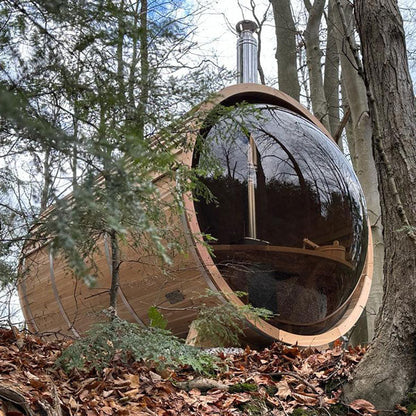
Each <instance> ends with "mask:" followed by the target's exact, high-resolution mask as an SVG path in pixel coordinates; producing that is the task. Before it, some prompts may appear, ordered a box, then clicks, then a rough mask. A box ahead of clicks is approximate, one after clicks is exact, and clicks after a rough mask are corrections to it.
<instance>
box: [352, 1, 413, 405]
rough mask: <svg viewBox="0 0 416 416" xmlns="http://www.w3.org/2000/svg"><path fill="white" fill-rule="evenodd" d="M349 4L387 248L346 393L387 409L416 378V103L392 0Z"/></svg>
mask: <svg viewBox="0 0 416 416" xmlns="http://www.w3.org/2000/svg"><path fill="white" fill-rule="evenodd" d="M355 4H356V8H355V13H356V18H357V24H358V29H359V33H360V38H361V45H362V55H363V63H364V70H365V80H366V87H367V91H368V95H369V108H370V114H371V118H372V125H373V148H374V154H375V161H376V168H377V174H378V178H379V183H380V195H381V202H382V221H383V226H384V238H385V240H384V242H385V247H386V249H385V262H384V272H385V273H384V297H383V305H382V307H381V310H380V314H379V317H378V320H377V325H376V335H375V339H374V341H373V343H372V344H371V346H370V349H369V351H368V353H367V354H366V356H365V357H364V359H363V361H362V362H361V363H360V365H359V366H358V367H357V370H356V372H355V375H354V378H353V380H352V382H351V383H350V384H348V385H347V386H346V387H345V394H346V398H347V399H348V400H351V399H352V398H357V397H361V398H365V399H367V400H370V401H371V402H373V403H374V404H375V406H376V407H377V408H379V409H392V408H393V407H394V405H395V404H396V403H398V402H399V401H400V400H401V399H402V398H403V396H404V395H405V393H406V391H407V390H408V389H409V388H410V387H411V386H412V385H413V384H414V382H415V378H416V372H415V368H416V354H415V341H416V296H415V293H416V235H415V227H414V225H416V209H415V207H416V195H415V192H414V189H415V185H416V164H415V159H414V155H415V154H416V141H415V139H416V121H415V102H414V95H413V87H412V83H411V79H410V74H409V69H408V62H407V56H406V46H405V37H404V30H403V22H402V19H401V16H400V12H399V8H398V5H397V2H396V1H394V0H356V2H355Z"/></svg>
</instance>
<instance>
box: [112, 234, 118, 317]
mask: <svg viewBox="0 0 416 416" xmlns="http://www.w3.org/2000/svg"><path fill="white" fill-rule="evenodd" d="M110 242H111V287H110V307H111V308H113V311H114V313H115V314H116V313H117V296H118V291H119V288H120V273H119V271H120V248H119V246H118V239H117V233H116V232H115V231H111V232H110Z"/></svg>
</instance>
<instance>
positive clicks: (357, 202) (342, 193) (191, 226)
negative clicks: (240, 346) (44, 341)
mask: <svg viewBox="0 0 416 416" xmlns="http://www.w3.org/2000/svg"><path fill="white" fill-rule="evenodd" d="M243 102H244V103H249V104H250V105H251V107H252V108H254V111H252V110H251V112H246V110H245V107H244V106H239V104H241V103H243ZM218 105H221V106H222V107H224V106H225V107H230V108H231V110H230V111H229V112H216V109H217V108H218ZM201 109H203V111H204V114H211V115H212V114H217V113H218V115H217V116H207V117H205V118H204V119H203V120H201V121H200V124H199V125H198V126H197V128H196V129H195V126H193V128H192V133H190V134H189V140H190V143H191V145H192V146H190V147H191V148H192V149H193V150H192V151H188V152H183V153H178V158H180V160H181V161H182V163H184V164H187V165H188V166H200V167H204V168H205V169H206V171H207V175H206V177H205V178H204V179H203V182H204V184H205V186H206V187H208V188H209V189H210V191H211V192H212V194H213V195H214V196H215V201H211V202H207V201H205V200H204V199H199V200H198V199H197V198H193V197H192V195H184V196H183V201H184V206H185V208H186V209H185V212H186V214H185V215H184V216H183V217H182V218H177V217H175V218H172V223H175V224H177V226H178V227H179V228H180V229H181V230H182V233H183V236H184V238H186V240H187V247H188V249H187V252H186V253H182V254H180V255H178V256H176V257H175V258H174V262H173V265H172V266H171V268H170V271H169V276H166V274H165V273H161V272H160V269H159V268H158V266H157V264H156V262H155V261H153V262H152V260H151V259H148V260H147V261H141V262H125V263H122V265H121V268H120V283H121V286H120V291H119V302H118V304H119V316H120V317H121V318H123V319H126V320H128V321H132V322H137V323H139V324H141V325H147V324H148V318H147V311H148V309H149V307H151V306H153V305H156V306H159V307H162V308H163V309H162V312H163V313H164V315H165V317H166V318H167V320H168V322H169V328H170V329H171V330H172V331H173V333H175V334H176V335H178V336H182V337H185V336H186V335H187V333H188V330H189V326H190V324H191V323H192V320H193V319H194V318H195V311H194V310H192V308H190V307H192V306H193V305H197V303H198V302H200V300H198V295H200V294H203V293H204V292H205V291H206V290H207V289H211V290H215V291H218V292H219V293H220V294H221V295H222V296H223V297H224V299H225V298H226V299H228V300H229V301H231V302H233V303H234V304H236V305H241V304H244V303H251V304H252V305H254V306H256V307H264V308H267V309H270V310H271V311H272V312H273V313H274V317H273V318H272V319H271V320H270V321H268V322H265V321H262V320H259V321H255V322H254V321H253V322H249V324H248V329H247V339H248V341H249V342H253V344H256V345H258V344H266V343H269V342H272V341H273V340H281V341H283V342H286V343H289V344H295V343H297V344H298V345H304V346H316V345H323V344H326V343H328V342H331V341H333V340H335V339H337V338H338V337H340V336H342V335H343V334H345V333H346V332H347V331H348V330H349V329H351V328H352V326H353V325H354V324H355V322H356V321H357V320H358V318H359V316H360V314H361V312H362V311H363V308H364V307H365V303H366V301H367V298H368V294H369V290H370V286H371V275H372V243H371V232H370V231H369V226H368V220H367V214H366V208H365V201H364V198H363V194H362V190H361V188H360V185H359V183H358V180H357V178H356V176H355V174H354V172H353V170H352V167H351V165H350V164H349V162H348V161H347V160H346V159H345V158H344V156H343V155H342V153H341V152H340V150H339V149H338V147H337V146H336V144H335V142H334V141H333V139H331V137H330V135H329V133H328V132H327V131H326V130H325V128H324V127H323V125H322V124H321V123H320V122H319V121H318V120H317V119H316V118H315V117H314V116H313V115H312V114H310V113H309V112H308V111H307V110H306V109H305V108H304V107H303V106H301V105H300V104H299V103H298V102H296V101H295V100H293V99H292V98H290V97H289V96H287V95H286V94H284V93H282V92H279V91H277V90H275V89H273V88H270V87H266V86H263V85H259V84H249V83H246V84H238V85H235V86H231V87H227V88H225V89H223V90H222V91H220V92H219V93H218V94H217V95H216V97H215V99H214V100H211V101H210V102H208V103H205V104H203V105H202V106H201ZM201 111H202V110H201ZM205 112H206V113H205ZM221 114H222V115H221ZM198 144H202V145H203V146H207V148H208V149H209V152H210V153H209V156H207V155H206V153H204V152H203V151H201V150H199V149H201V148H202V146H200V145H198ZM211 158H214V159H215V160H216V165H217V166H216V168H215V172H214V169H213V170H212V172H210V161H211V160H212V159H211ZM155 182H156V183H157V184H158V186H160V189H161V190H162V191H161V195H162V197H163V198H166V200H168V199H169V198H170V197H171V195H170V192H169V186H170V185H172V184H169V183H168V180H167V179H166V177H165V176H164V175H160V176H158V177H156V178H155ZM173 185H174V184H173ZM163 189H166V192H163ZM207 234H209V235H211V236H212V237H214V239H213V240H211V239H210V240H209V241H208V244H209V246H208V245H207V244H206V243H204V242H203V241H201V239H202V237H201V236H202V235H207ZM123 250H124V251H123V257H126V258H127V257H129V251H128V250H129V248H128V247H127V246H126V247H125V248H124V249H123ZM96 256H97V258H96V264H97V265H98V274H97V278H98V283H97V285H96V286H95V287H94V288H88V287H87V286H86V285H85V284H83V283H82V282H80V281H78V280H77V279H76V278H75V277H74V276H73V275H72V274H71V272H70V271H69V270H68V269H67V268H66V267H65V263H64V261H63V260H62V259H61V258H59V257H55V256H54V255H53V253H51V252H50V250H49V247H48V245H47V244H46V245H43V246H36V247H26V248H25V250H24V252H23V256H22V266H21V272H22V273H21V276H22V277H21V279H20V283H19V295H20V302H21V305H22V309H23V312H24V315H25V318H26V321H27V323H28V325H29V327H30V329H31V330H32V331H34V332H41V333H45V332H59V333H61V334H67V335H72V336H79V335H80V334H82V332H84V331H85V330H86V329H88V327H89V326H90V325H91V324H92V323H93V322H96V321H97V320H99V319H100V311H101V310H102V309H104V308H106V307H107V306H108V293H107V292H108V288H109V286H110V269H111V262H110V261H109V256H108V242H107V241H105V240H104V241H102V242H101V247H100V250H98V251H97V255H96ZM236 291H242V292H245V295H244V296H243V297H238V296H236V294H235V292H236Z"/></svg>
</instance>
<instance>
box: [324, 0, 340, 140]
mask: <svg viewBox="0 0 416 416" xmlns="http://www.w3.org/2000/svg"><path fill="white" fill-rule="evenodd" d="M335 8H336V3H335V0H329V4H328V19H327V28H328V31H327V39H326V53H325V72H324V92H325V99H326V102H327V107H328V122H329V131H330V133H331V135H332V137H334V136H335V134H336V132H337V131H338V127H339V53H338V48H337V42H336V36H337V33H338V32H339V28H337V27H335V25H334V12H335V11H336V10H335Z"/></svg>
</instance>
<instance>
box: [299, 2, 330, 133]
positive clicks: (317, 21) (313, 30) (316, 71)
mask: <svg viewBox="0 0 416 416" xmlns="http://www.w3.org/2000/svg"><path fill="white" fill-rule="evenodd" d="M325 1H326V0H315V2H314V3H313V5H312V4H311V2H310V0H304V3H305V7H306V9H307V10H308V13H309V18H308V24H307V25H306V29H305V33H304V36H305V45H306V60H307V64H308V70H309V84H310V89H311V101H312V110H313V113H314V115H315V116H316V117H317V118H318V119H319V121H320V122H321V123H322V124H323V125H324V126H325V127H326V128H327V129H328V130H329V129H330V128H329V118H328V105H327V102H326V98H325V92H324V85H323V79H322V63H321V58H322V51H321V48H320V44H319V28H320V26H321V18H322V15H323V12H324V7H325Z"/></svg>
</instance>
